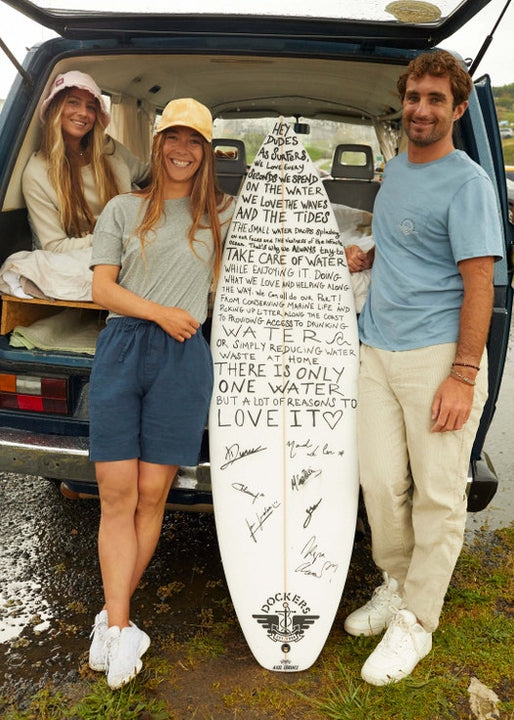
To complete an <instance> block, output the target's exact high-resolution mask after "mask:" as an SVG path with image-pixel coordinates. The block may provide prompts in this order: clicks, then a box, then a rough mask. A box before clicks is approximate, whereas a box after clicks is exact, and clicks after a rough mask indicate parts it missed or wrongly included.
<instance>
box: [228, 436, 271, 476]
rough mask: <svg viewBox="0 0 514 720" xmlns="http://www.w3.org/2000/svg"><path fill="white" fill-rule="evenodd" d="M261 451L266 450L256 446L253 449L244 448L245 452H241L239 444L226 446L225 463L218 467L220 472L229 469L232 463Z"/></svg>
mask: <svg viewBox="0 0 514 720" xmlns="http://www.w3.org/2000/svg"><path fill="white" fill-rule="evenodd" d="M263 450H267V448H265V447H262V445H258V446H257V447H253V448H246V449H245V450H241V448H240V447H239V443H233V444H232V445H227V447H226V448H225V462H224V463H223V465H222V466H221V467H220V470H225V469H226V468H228V467H229V465H232V463H235V462H237V461H238V460H242V459H243V458H245V457H248V456H249V455H255V453H259V452H263Z"/></svg>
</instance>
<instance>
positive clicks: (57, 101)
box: [41, 90, 120, 237]
mask: <svg viewBox="0 0 514 720" xmlns="http://www.w3.org/2000/svg"><path fill="white" fill-rule="evenodd" d="M68 94H69V90H63V91H62V92H60V93H59V94H58V95H57V96H56V97H55V98H54V100H53V101H52V102H51V104H50V106H49V107H48V110H47V112H46V122H45V124H44V125H43V139H42V142H41V152H42V154H43V155H44V156H45V158H46V160H47V162H48V178H49V180H50V183H51V184H52V186H53V187H54V189H55V192H56V194H57V200H58V207H59V213H60V216H61V222H62V225H63V227H64V230H65V232H66V233H67V234H68V235H74V236H76V237H83V236H84V235H87V234H88V233H91V232H93V229H94V227H95V217H94V214H93V212H92V211H91V208H90V207H89V204H88V202H87V200H86V198H85V195H84V185H83V182H82V173H81V167H80V165H79V164H78V163H77V162H74V161H73V159H72V158H70V157H68V156H67V155H66V146H65V144H64V138H63V135H62V130H61V115H62V111H63V107H64V103H65V102H66V98H67V96H68ZM95 103H96V105H97V117H96V120H95V124H94V126H93V128H92V130H90V131H89V132H88V133H87V134H86V135H85V136H84V137H83V138H82V140H81V147H82V152H83V154H84V155H85V156H86V157H87V159H88V161H89V162H90V164H91V167H92V170H93V176H94V180H95V184H96V187H97V190H98V196H99V198H100V202H101V205H102V207H104V206H105V205H106V203H107V202H108V201H109V200H110V199H111V198H113V197H114V196H115V195H118V194H119V192H120V190H119V188H118V184H117V182H116V178H115V176H114V173H113V171H112V169H111V166H110V165H109V162H108V161H107V156H106V153H105V144H106V141H107V137H106V135H105V132H104V129H103V127H102V125H101V123H100V121H99V119H98V115H99V112H100V109H99V106H98V101H97V100H95Z"/></svg>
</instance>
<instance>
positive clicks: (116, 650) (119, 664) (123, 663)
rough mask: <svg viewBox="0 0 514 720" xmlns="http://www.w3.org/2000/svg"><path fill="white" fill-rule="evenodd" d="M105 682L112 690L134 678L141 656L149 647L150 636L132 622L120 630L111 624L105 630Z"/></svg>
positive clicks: (138, 669)
mask: <svg viewBox="0 0 514 720" xmlns="http://www.w3.org/2000/svg"><path fill="white" fill-rule="evenodd" d="M105 645H106V648H107V684H108V685H109V687H110V688H111V689H112V690H116V688H120V687H121V686H122V685H126V684H127V683H128V682H129V681H130V680H132V678H135V677H136V675H137V674H138V672H139V671H140V670H141V668H142V666H143V663H142V662H141V657H142V656H143V655H144V654H145V652H146V651H147V650H148V648H149V647H150V638H149V637H148V635H147V634H146V633H145V632H143V631H142V630H140V629H139V628H138V627H137V626H136V625H134V623H132V622H131V623H130V625H129V627H124V628H122V629H121V630H120V628H119V627H118V625H113V626H112V627H110V628H109V629H108V630H107V633H106V640H105Z"/></svg>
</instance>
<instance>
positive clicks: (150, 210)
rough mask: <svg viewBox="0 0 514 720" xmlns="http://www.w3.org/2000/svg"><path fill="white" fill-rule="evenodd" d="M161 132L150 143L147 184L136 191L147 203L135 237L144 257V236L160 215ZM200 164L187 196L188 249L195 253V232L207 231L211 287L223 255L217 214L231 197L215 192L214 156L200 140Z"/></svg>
mask: <svg viewBox="0 0 514 720" xmlns="http://www.w3.org/2000/svg"><path fill="white" fill-rule="evenodd" d="M165 136H166V133H165V132H160V133H156V134H155V135H154V138H153V143H152V156H151V170H150V175H151V179H150V182H149V184H148V185H147V186H146V187H145V188H144V189H143V190H138V191H137V192H136V195H140V196H141V197H143V198H144V199H145V200H147V201H148V202H147V203H146V209H145V212H144V215H143V218H142V220H141V223H140V224H139V226H138V227H137V228H136V230H135V233H134V234H137V235H138V236H139V241H140V243H141V251H142V252H143V255H144V250H145V244H146V243H147V241H148V234H149V233H150V231H151V230H152V229H153V227H154V226H155V225H156V224H157V223H158V222H159V220H160V218H161V217H162V215H163V213H164V158H163V153H162V148H163V145H164V141H165ZM202 142H203V151H204V152H203V160H202V163H201V165H200V167H199V168H198V171H197V173H196V175H195V176H194V179H193V189H192V191H191V195H190V203H191V216H192V219H193V222H192V224H191V227H190V228H189V232H188V239H189V246H190V248H191V250H192V251H193V252H195V246H194V244H195V242H198V240H197V238H196V237H195V235H196V231H197V230H199V229H204V228H210V230H211V233H212V239H213V245H214V261H213V287H216V283H217V281H218V278H219V274H220V269H221V256H222V251H223V240H222V233H221V224H220V219H219V212H222V211H223V210H225V209H226V208H227V207H228V206H229V205H230V203H231V202H232V198H231V197H227V198H225V195H224V193H223V192H222V191H221V190H220V189H219V187H218V184H217V181H216V174H215V172H214V154H213V151H212V146H211V144H210V143H208V142H207V141H206V140H203V138H202Z"/></svg>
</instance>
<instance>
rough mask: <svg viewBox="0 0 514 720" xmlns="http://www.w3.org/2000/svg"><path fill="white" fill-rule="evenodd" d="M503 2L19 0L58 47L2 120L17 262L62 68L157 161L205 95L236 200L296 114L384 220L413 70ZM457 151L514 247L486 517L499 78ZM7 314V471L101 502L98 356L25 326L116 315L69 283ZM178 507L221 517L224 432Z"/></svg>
mask: <svg viewBox="0 0 514 720" xmlns="http://www.w3.org/2000/svg"><path fill="white" fill-rule="evenodd" d="M487 2H488V0H465V2H462V0H447V2H445V3H444V10H441V9H439V8H438V7H437V5H436V4H433V3H431V2H430V3H429V2H420V1H419V0H402V1H401V2H388V0H384V2H373V3H371V2H369V3H365V2H362V0H345V2H337V3H336V2H334V0H318V2H316V4H315V12H316V16H314V15H312V12H313V11H312V7H313V6H314V4H313V3H312V2H307V1H306V0H282V1H281V2H280V3H276V2H271V1H270V0H262V1H261V2H260V3H259V5H258V10H259V14H258V15H257V14H255V12H256V11H255V7H256V6H255V5H254V4H253V3H252V4H250V3H249V2H248V0H225V1H224V2H220V3H216V4H215V5H216V11H215V12H214V11H210V10H209V12H202V13H200V12H194V11H192V9H191V8H192V7H193V6H194V4H193V3H190V2H187V3H186V2H183V0H179V1H178V2H173V3H170V2H169V0H153V1H152V3H151V4H149V7H151V12H146V13H143V12H142V11H141V8H140V6H141V3H140V2H137V0H123V2H120V3H117V2H110V3H109V6H110V7H111V8H115V7H116V6H117V5H118V6H119V10H115V9H113V10H105V9H104V8H103V7H102V3H101V2H97V1H96V0H90V1H89V2H88V3H83V5H84V6H86V7H87V9H84V8H80V7H79V3H75V2H72V1H69V2H67V3H61V5H66V9H54V7H53V6H55V5H56V3H53V2H50V0H48V2H47V1H46V0H31V1H29V0H6V3H7V4H8V5H10V6H12V7H13V8H15V9H16V10H19V11H20V12H21V13H24V14H25V15H27V16H28V17H30V18H31V19H33V20H35V21H37V22H39V23H41V24H43V25H45V26H47V27H48V28H51V29H52V30H54V31H55V32H56V33H57V35H58V37H56V38H55V39H52V40H48V41H46V42H44V43H41V44H39V45H37V46H35V47H33V48H31V49H30V50H29V52H28V54H27V56H26V58H25V60H24V62H23V66H19V67H18V73H17V76H16V79H15V81H14V83H13V86H12V89H11V91H10V93H9V95H8V97H7V99H6V102H5V104H4V107H3V109H2V112H1V115H0V264H3V263H4V262H5V260H6V259H7V258H9V257H10V256H11V255H12V254H14V253H18V252H21V251H29V252H30V251H31V250H32V236H31V230H30V227H29V223H28V220H27V210H26V206H25V202H24V198H23V194H22V188H21V178H22V173H23V170H24V167H25V165H26V163H27V161H28V159H29V158H30V156H31V153H33V152H34V151H35V150H36V149H37V148H38V147H39V143H40V123H39V109H40V106H41V103H42V98H44V97H45V95H46V94H47V93H48V90H49V87H50V85H51V83H52V82H53V80H54V78H55V77H56V75H57V74H58V73H62V72H66V71H69V70H81V71H83V72H86V73H89V74H90V75H91V76H92V77H93V78H94V79H95V80H96V82H97V84H98V85H99V86H100V88H101V89H102V92H103V94H104V95H105V98H106V102H108V103H109V104H110V108H111V114H112V121H111V124H110V126H109V128H108V131H109V133H110V134H111V135H112V136H113V137H115V138H117V139H118V140H120V141H121V142H122V143H124V144H125V145H126V146H127V147H128V148H129V149H130V150H132V152H133V153H134V154H136V155H139V156H140V157H141V159H143V160H144V159H145V157H148V152H149V147H150V138H151V136H152V132H153V128H154V124H155V121H156V119H157V118H158V116H159V113H160V112H161V111H162V108H163V107H164V105H165V104H166V102H167V101H168V100H170V99H171V98H173V97H188V96H193V97H195V98H197V99H198V100H199V101H201V102H202V103H204V104H205V105H207V106H208V107H209V108H210V109H211V111H212V114H213V117H214V118H215V125H214V127H215V135H216V140H215V148H216V155H217V160H216V162H217V171H218V177H219V181H220V184H221V185H222V187H223V188H225V189H226V191H227V192H231V193H232V194H237V192H238V189H239V187H240V185H241V182H242V179H243V177H244V174H245V171H246V168H247V164H248V163H249V162H250V161H251V160H252V158H253V155H254V154H255V152H256V150H257V149H258V147H259V146H260V143H261V141H262V139H263V138H264V136H265V135H266V134H267V133H268V131H269V130H270V128H271V127H272V126H273V123H274V122H275V119H276V118H277V117H280V116H282V117H284V118H285V119H286V120H287V121H288V122H290V123H291V125H292V126H294V129H295V130H296V132H297V133H300V134H301V135H302V139H303V141H304V144H305V145H306V147H307V149H308V150H309V152H310V154H311V157H312V159H313V160H314V161H315V163H316V165H317V167H318V168H319V172H320V175H321V176H322V177H323V179H324V182H325V184H326V187H327V192H328V193H329V197H330V199H331V200H332V201H333V202H334V203H341V204H343V205H346V206H350V207H354V208H358V209H361V210H364V211H372V207H373V198H374V195H375V193H376V191H377V189H378V188H379V185H380V175H381V171H382V169H383V165H384V163H385V162H387V160H388V159H389V158H391V157H392V156H394V155H395V154H396V153H397V152H398V151H399V149H400V148H401V143H402V128H401V120H400V118H401V105H400V100H399V97H398V94H397V92H396V80H397V78H398V75H399V74H400V73H401V72H402V70H403V68H404V67H405V66H406V64H407V63H408V62H409V61H410V60H411V59H412V58H413V57H414V56H415V55H416V54H418V53H420V52H422V51H426V50H428V49H430V48H432V47H435V46H437V44H438V43H440V42H442V41H443V40H445V39H446V38H447V37H449V36H450V35H452V34H453V33H454V32H455V31H456V30H457V29H458V28H459V27H461V26H462V25H464V24H465V23H466V22H467V21H468V20H469V19H470V18H471V17H473V16H474V15H475V14H476V13H477V12H478V11H479V10H481V9H482V8H483V7H484V6H485V5H486V4H487ZM57 5H59V3H57ZM75 6H76V7H75ZM171 7H172V8H173V11H172V10H171V9H170V8H171ZM278 8H280V13H281V14H280V15H278V14H277V12H278ZM341 13H344V16H343V15H342V14H341ZM471 72H472V74H475V70H474V68H471ZM454 142H455V145H456V147H458V148H460V149H462V150H464V151H465V152H467V153H468V154H469V155H470V156H471V157H472V158H473V160H475V161H476V162H478V163H479V164H480V165H481V166H482V167H483V168H484V169H485V170H486V172H487V173H488V174H489V175H490V177H491V178H492V180H493V183H494V186H495V188H496V191H497V200H498V208H499V213H500V214H501V219H502V223H503V233H504V242H505V259H504V261H503V262H498V263H496V267H495V301H494V314H493V318H492V325H491V331H490V335H489V340H488V349H489V400H488V402H487V405H486V407H485V410H484V413H483V417H482V421H481V425H480V428H479V431H478V434H477V437H476V440H475V444H474V448H473V452H472V456H471V458H470V470H469V494H468V508H469V510H470V511H476V510H481V509H483V508H484V507H486V505H487V504H488V503H489V501H490V500H491V498H492V497H493V495H494V492H495V490H496V487H497V478H496V474H495V472H494V469H493V464H492V462H491V460H490V459H489V458H488V457H487V456H486V455H485V454H484V452H483V446H484V440H485V437H486V434H487V431H488V428H489V425H490V423H491V420H492V417H493V414H494V410H495V405H496V401H497V398H498V393H499V389H500V383H501V379H502V373H503V367H504V362H505V357H506V351H507V344H508V336H509V327H510V318H511V305H512V289H511V279H512V242H513V237H514V231H513V225H512V224H511V223H510V221H509V207H508V198H507V185H506V178H505V169H504V161H503V155H502V145H501V138H500V133H499V128H498V122H497V118H496V112H495V107H494V102H493V95H492V91H491V81H490V79H489V77H487V76H484V77H477V78H476V79H475V88H474V91H473V93H472V95H471V98H470V104H469V109H468V111H467V112H466V113H465V115H464V117H463V118H462V119H461V120H460V121H459V123H458V126H457V127H456V132H455V139H454ZM343 154H346V155H343ZM343 157H344V158H347V157H348V158H350V159H349V160H347V159H344V160H343V159H342V158H343ZM352 158H361V159H357V160H356V161H355V162H354V161H353V160H352ZM50 280H51V278H50ZM28 294H29V296H30V293H28ZM56 297H57V299H56ZM1 304H2V316H1V328H0V471H3V472H16V473H20V474H31V475H37V476H41V477H45V478H52V479H54V480H55V481H57V482H59V483H62V487H63V489H64V491H65V493H66V494H68V495H69V496H82V495H85V496H88V495H95V494H96V481H95V473H94V467H93V466H92V464H91V463H90V462H89V460H88V402H87V399H88V383H89V374H90V370H91V363H92V357H93V355H92V353H91V352H82V351H81V348H79V350H78V351H77V350H73V349H70V348H68V347H66V343H64V344H63V343H60V344H56V346H55V347H52V346H44V347H43V346H37V345H36V346H34V345H33V344H32V346H31V343H30V342H28V343H27V342H26V341H25V340H24V339H23V338H25V335H26V334H27V333H26V332H25V331H24V330H23V329H26V328H30V326H31V325H32V324H33V323H34V322H38V321H40V320H42V319H44V318H46V317H48V316H54V315H55V314H56V313H58V312H64V311H67V310H72V311H74V312H76V313H77V314H78V315H79V316H80V317H81V318H85V319H87V321H89V322H90V323H93V324H96V326H97V327H98V328H100V327H101V326H102V323H103V321H104V319H105V312H104V311H103V310H102V309H101V308H99V307H97V306H95V305H94V304H92V303H90V302H88V301H87V300H86V301H85V302H79V301H69V300H62V299H61V300H59V299H58V295H57V294H55V295H52V288H51V287H50V290H47V292H46V293H42V292H40V293H39V294H38V293H36V294H35V295H33V296H30V297H28V298H21V297H17V296H16V294H13V293H12V292H9V288H8V289H7V291H6V290H5V287H4V290H3V291H2V296H1ZM20 328H22V332H21V333H20ZM207 331H208V330H207V328H206V332H207ZM20 335H21V336H22V339H21V340H20ZM24 342H25V344H24ZM169 502H170V504H171V505H172V506H174V507H188V508H190V509H193V508H194V509H203V508H206V507H209V506H210V504H211V492H210V476H209V443H208V428H206V432H205V438H204V443H203V447H202V456H201V458H200V463H199V465H198V466H197V467H194V468H182V469H181V472H180V474H179V477H178V478H177V480H176V481H175V484H174V486H173V488H172V490H171V492H170V497H169Z"/></svg>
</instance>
